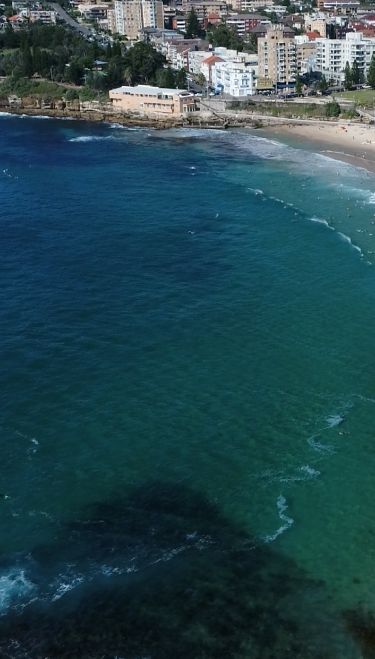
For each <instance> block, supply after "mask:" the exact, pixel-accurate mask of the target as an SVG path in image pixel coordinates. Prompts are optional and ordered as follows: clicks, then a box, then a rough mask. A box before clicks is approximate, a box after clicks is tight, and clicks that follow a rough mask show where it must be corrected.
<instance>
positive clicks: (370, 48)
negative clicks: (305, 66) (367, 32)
mask: <svg viewBox="0 0 375 659" xmlns="http://www.w3.org/2000/svg"><path fill="white" fill-rule="evenodd" d="M315 44H316V56H315V57H316V59H315V69H316V71H319V72H320V73H322V74H323V75H325V77H326V78H327V80H329V81H330V82H332V83H334V84H338V85H340V84H342V83H343V82H344V80H345V66H346V63H347V62H349V64H350V66H353V64H354V62H355V61H356V62H357V64H358V68H359V70H360V71H361V72H362V74H363V75H364V76H365V77H366V75H367V73H368V69H369V66H370V62H371V58H372V55H373V53H374V52H375V39H374V38H365V37H364V36H363V34H362V33H361V32H348V33H347V34H346V36H345V39H316V41H315Z"/></svg>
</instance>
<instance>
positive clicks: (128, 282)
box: [0, 116, 375, 659]
mask: <svg viewBox="0 0 375 659" xmlns="http://www.w3.org/2000/svg"><path fill="white" fill-rule="evenodd" d="M374 201H375V178H374V176H373V175H372V174H370V173H367V172H365V171H364V170H361V169H355V168H353V167H351V166H349V165H346V164H342V163H338V162H337V161H334V160H331V159H329V158H327V157H324V156H322V155H318V154H315V153H313V152H312V151H311V149H309V148H308V147H306V148H305V149H303V148H299V149H297V148H293V147H291V146H288V145H285V144H282V143H280V142H278V141H275V140H274V139H272V140H270V139H268V138H267V137H266V136H264V135H262V134H260V133H258V132H250V131H238V132H235V131H233V132H221V131H192V130H190V131H189V130H186V131H185V130H182V131H166V132H159V131H150V130H127V129H123V128H119V127H116V126H112V127H110V126H104V125H102V126H100V125H91V124H86V123H83V122H74V121H54V120H42V119H27V118H19V117H9V116H2V117H0V208H1V234H0V257H1V258H0V269H1V288H0V299H1V305H0V314H1V319H0V322H1V348H0V349H1V360H0V363H1V368H0V389H1V407H0V410H1V417H0V442H1V456H2V463H1V464H2V467H1V470H0V493H1V499H0V524H1V530H2V533H1V563H0V613H1V617H0V654H1V656H4V657H6V656H9V657H16V658H17V657H26V656H30V657H40V656H43V657H47V656H48V657H65V656H66V657H75V656H77V657H78V656H79V657H98V658H99V657H103V656H105V657H126V659H133V658H134V659H136V658H138V657H153V658H154V657H155V658H157V659H158V658H159V657H168V658H172V657H188V658H194V659H195V658H196V657H218V658H219V657H220V658H221V657H235V658H258V657H259V658H262V659H263V658H264V659H266V657H267V658H268V657H277V658H278V659H279V658H281V659H282V658H284V657H285V658H286V657H301V659H309V658H310V657H314V658H325V657H327V659H335V658H337V659H339V658H340V659H341V658H342V659H347V658H352V657H353V658H356V659H357V658H359V657H367V656H368V657H371V656H372V654H371V652H373V651H374V648H372V649H371V640H372V638H373V633H374V630H375V627H374V625H375V623H374V619H373V613H372V612H373V611H374V609H375V600H374V572H375V570H374V564H375V563H374V559H375V526H374V517H373V501H374V495H375V484H374V482H373V473H374V468H375V452H374V449H373V428H374V424H373V413H374V403H375V369H374V361H375V332H374V329H375V317H374V308H375V307H374V303H375V299H374V298H375V274H374V273H375V268H374V264H375V258H374V254H375V226H374V223H375V220H374V211H375V205H374ZM373 234H374V235H373Z"/></svg>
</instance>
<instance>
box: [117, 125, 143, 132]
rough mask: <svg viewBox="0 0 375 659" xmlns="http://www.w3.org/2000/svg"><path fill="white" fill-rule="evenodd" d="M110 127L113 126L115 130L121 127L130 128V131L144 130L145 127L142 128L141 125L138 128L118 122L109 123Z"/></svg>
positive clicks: (122, 128) (123, 128)
mask: <svg viewBox="0 0 375 659" xmlns="http://www.w3.org/2000/svg"><path fill="white" fill-rule="evenodd" d="M109 127H110V128H112V129H113V130H115V129H119V130H129V131H136V132H138V131H139V130H144V129H142V128H141V126H140V127H139V128H137V127H135V126H124V124H116V123H113V124H109Z"/></svg>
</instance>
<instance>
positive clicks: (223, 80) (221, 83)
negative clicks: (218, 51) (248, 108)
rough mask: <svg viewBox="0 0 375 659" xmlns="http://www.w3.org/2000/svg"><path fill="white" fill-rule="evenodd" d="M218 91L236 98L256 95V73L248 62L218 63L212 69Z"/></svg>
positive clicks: (214, 84)
mask: <svg viewBox="0 0 375 659" xmlns="http://www.w3.org/2000/svg"><path fill="white" fill-rule="evenodd" d="M212 84H213V86H214V87H215V89H216V90H218V91H220V92H222V93H224V94H229V95H230V96H235V97H244V96H252V95H253V94H255V72H254V69H253V68H252V66H251V64H247V63H246V62H231V61H229V62H217V63H216V64H215V66H214V67H213V69H212Z"/></svg>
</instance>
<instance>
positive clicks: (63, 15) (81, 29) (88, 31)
mask: <svg viewBox="0 0 375 659" xmlns="http://www.w3.org/2000/svg"><path fill="white" fill-rule="evenodd" d="M50 4H51V7H52V9H53V10H54V11H55V12H56V14H57V16H58V17H59V18H60V19H61V20H62V21H64V23H67V24H68V25H70V27H72V28H73V29H74V30H77V32H80V33H81V34H83V35H84V36H85V37H89V36H92V35H93V31H92V30H91V29H90V28H88V27H85V26H84V25H81V24H80V23H77V21H75V20H74V19H73V18H72V17H71V16H69V14H68V13H67V12H66V11H65V9H63V8H62V7H61V5H59V4H58V3H57V2H51V3H50Z"/></svg>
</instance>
